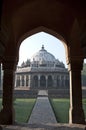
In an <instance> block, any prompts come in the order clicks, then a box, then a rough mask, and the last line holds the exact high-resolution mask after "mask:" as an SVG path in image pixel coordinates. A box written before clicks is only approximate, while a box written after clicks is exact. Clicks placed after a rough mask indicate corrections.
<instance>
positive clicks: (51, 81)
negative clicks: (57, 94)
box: [47, 75, 53, 88]
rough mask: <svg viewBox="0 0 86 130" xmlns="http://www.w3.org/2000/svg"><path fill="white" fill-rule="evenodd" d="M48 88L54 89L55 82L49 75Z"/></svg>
mask: <svg viewBox="0 0 86 130" xmlns="http://www.w3.org/2000/svg"><path fill="white" fill-rule="evenodd" d="M47 85H48V86H47V87H48V88H52V87H53V80H52V76H51V75H49V76H48V84H47Z"/></svg>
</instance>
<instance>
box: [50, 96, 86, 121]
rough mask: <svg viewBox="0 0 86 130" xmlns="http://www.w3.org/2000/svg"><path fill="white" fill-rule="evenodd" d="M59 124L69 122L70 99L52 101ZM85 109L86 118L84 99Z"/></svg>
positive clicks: (85, 109) (85, 101)
mask: <svg viewBox="0 0 86 130" xmlns="http://www.w3.org/2000/svg"><path fill="white" fill-rule="evenodd" d="M50 102H51V105H52V107H53V110H54V112H55V116H56V119H57V121H58V122H60V123H68V122H69V99H50ZM83 109H84V113H85V118H86V99H83Z"/></svg>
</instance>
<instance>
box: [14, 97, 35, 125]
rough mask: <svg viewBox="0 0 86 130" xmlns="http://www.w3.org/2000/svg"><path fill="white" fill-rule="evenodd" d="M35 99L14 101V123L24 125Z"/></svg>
mask: <svg viewBox="0 0 86 130" xmlns="http://www.w3.org/2000/svg"><path fill="white" fill-rule="evenodd" d="M35 101H36V99H16V100H15V102H14V108H15V113H16V116H15V118H16V121H17V122H23V123H26V122H28V120H29V117H30V115H31V112H32V109H33V106H34V104H35Z"/></svg>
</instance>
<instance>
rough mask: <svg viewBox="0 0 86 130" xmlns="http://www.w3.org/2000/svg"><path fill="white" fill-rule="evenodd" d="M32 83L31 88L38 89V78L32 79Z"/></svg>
mask: <svg viewBox="0 0 86 130" xmlns="http://www.w3.org/2000/svg"><path fill="white" fill-rule="evenodd" d="M33 83H34V85H33V87H34V88H38V76H34V77H33Z"/></svg>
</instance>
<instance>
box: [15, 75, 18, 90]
mask: <svg viewBox="0 0 86 130" xmlns="http://www.w3.org/2000/svg"><path fill="white" fill-rule="evenodd" d="M17 86H18V85H17V75H16V74H15V88H16V87H17Z"/></svg>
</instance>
